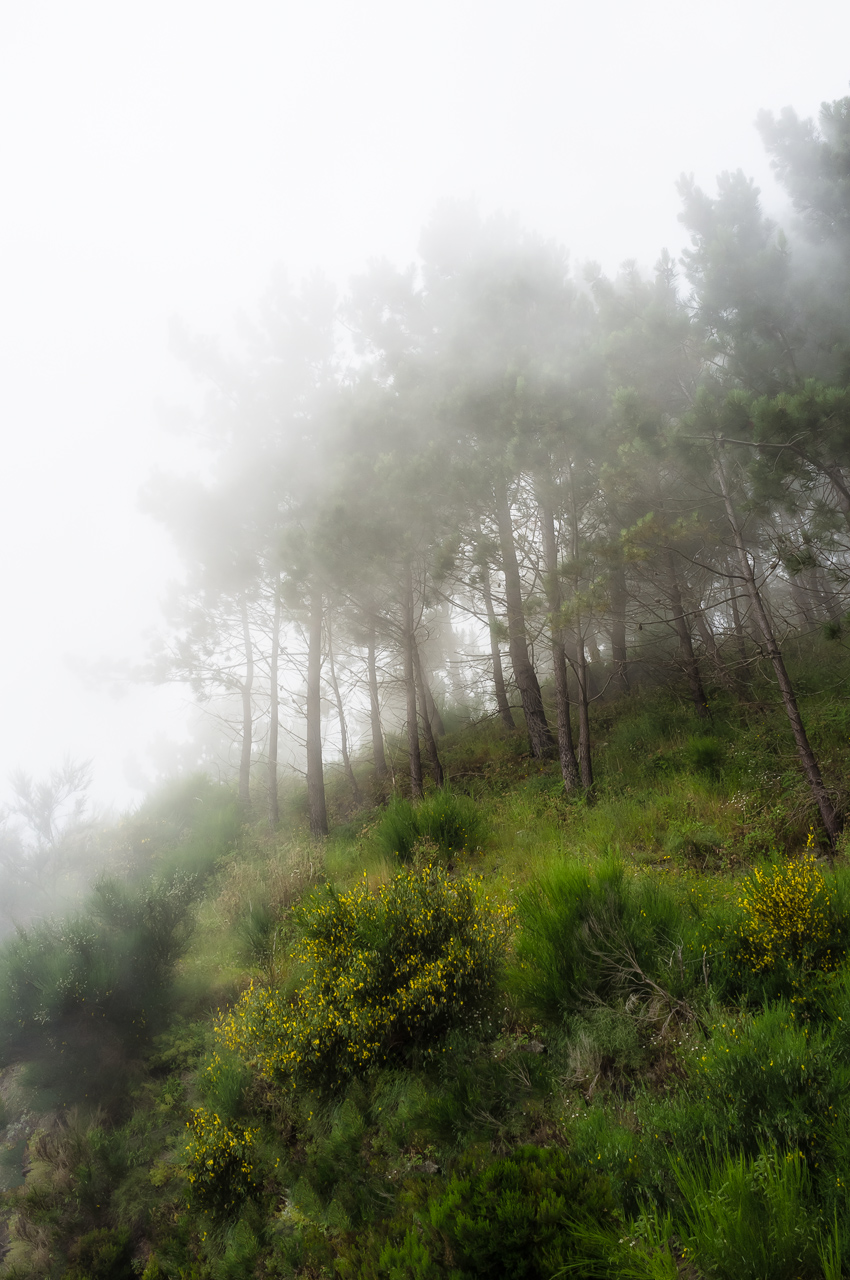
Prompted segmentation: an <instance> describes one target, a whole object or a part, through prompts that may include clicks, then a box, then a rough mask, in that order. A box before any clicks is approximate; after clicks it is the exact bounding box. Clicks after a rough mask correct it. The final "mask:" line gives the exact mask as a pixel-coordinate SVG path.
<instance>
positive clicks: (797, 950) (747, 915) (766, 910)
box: [736, 853, 845, 973]
mask: <svg viewBox="0 0 850 1280" xmlns="http://www.w3.org/2000/svg"><path fill="white" fill-rule="evenodd" d="M738 905H739V907H740V910H741V920H740V923H739V926H738V929H737V931H736V932H737V935H738V939H739V944H738V949H739V956H740V959H741V960H742V962H743V963H744V964H745V965H746V966H747V967H748V968H749V969H751V970H752V972H753V973H765V972H769V971H775V970H779V969H784V968H787V967H788V966H791V967H793V968H797V969H803V970H811V969H819V970H821V971H822V972H827V971H829V970H830V969H833V968H835V965H836V964H837V963H838V961H839V960H840V959H841V958H842V957H843V952H844V942H843V937H842V934H843V932H844V926H845V922H844V921H843V920H840V919H838V918H837V917H836V912H835V911H834V910H833V906H832V899H831V896H830V893H829V890H828V888H827V885H826V882H825V880H824V877H823V874H822V872H821V871H820V868H819V867H818V865H817V863H816V861H815V857H814V854H812V853H806V854H804V856H803V857H802V858H799V859H797V860H796V861H793V862H785V863H780V864H773V865H772V866H769V867H766V868H761V867H757V868H756V869H755V870H754V871H753V872H752V873H751V875H750V876H749V878H748V879H747V880H746V881H745V883H744V886H743V892H742V893H741V897H740V899H739V903H738Z"/></svg>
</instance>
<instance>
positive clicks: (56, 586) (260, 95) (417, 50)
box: [0, 0, 850, 805]
mask: <svg viewBox="0 0 850 1280" xmlns="http://www.w3.org/2000/svg"><path fill="white" fill-rule="evenodd" d="M848 49H850V5H848V4H847V3H846V0H809V3H808V4H807V5H806V6H803V5H801V4H799V2H796V3H790V2H785V3H783V2H781V0H734V2H732V0H714V3H712V4H711V5H697V4H688V3H683V2H682V0H676V2H675V3H674V2H673V0H643V2H642V3H640V4H635V3H634V0H596V2H595V3H593V4H591V3H588V2H587V0H585V3H577V2H575V0H523V2H522V3H518V2H516V0H486V3H485V0H451V3H449V2H448V0H430V3H428V4H423V3H420V2H419V0H417V2H416V3H411V2H408V0H359V3H357V4H354V3H351V0H312V2H311V3H309V4H308V3H304V0H302V2H301V3H299V4H297V5H296V4H294V3H291V2H288V0H277V2H276V3H273V2H272V0H240V2H239V3H238V4H237V3H235V0H232V2H228V3H222V2H220V0H219V2H216V0H168V2H167V3H165V2H164V0H144V3H142V2H140V0H75V3H73V4H69V3H68V2H67V0H0V432H1V433H2V444H3V452H2V503H0V522H2V542H0V546H2V566H3V568H2V572H3V596H2V599H3V603H4V623H5V625H4V626H3V628H2V631H0V645H2V648H3V655H2V662H0V682H2V683H1V684H0V688H2V698H1V700H0V707H1V708H2V718H3V728H4V732H3V737H2V741H0V796H1V795H2V793H3V791H4V790H5V778H6V776H7V775H8V773H9V771H10V770H11V769H13V768H15V767H18V766H21V767H23V768H25V769H27V770H29V771H31V772H34V773H35V774H36V775H40V774H43V773H44V772H46V771H47V770H48V769H49V768H51V767H52V766H53V765H55V764H56V763H58V762H59V761H60V760H61V758H62V756H63V755H64V754H65V753H66V752H70V753H71V754H72V755H74V756H77V757H85V756H92V757H93V758H94V760H95V767H96V788H95V789H96V794H97V796H98V797H99V798H100V799H101V800H103V801H109V800H113V801H115V802H116V803H118V804H119V805H126V804H127V803H129V802H131V801H132V800H133V799H134V798H136V797H138V794H139V793H138V792H136V791H134V790H133V789H132V787H131V786H130V783H129V781H128V778H127V776H126V769H125V765H126V761H127V759H128V757H129V756H130V755H131V754H135V756H136V757H137V760H138V761H139V762H140V763H141V764H142V766H144V765H145V748H146V744H147V743H148V741H149V740H150V739H151V737H152V736H153V734H154V733H155V732H160V733H165V734H166V735H168V736H172V737H174V738H177V739H179V738H180V737H181V736H183V732H184V710H183V706H182V695H178V694H176V693H174V692H171V691H160V692H158V693H155V692H153V691H151V690H149V689H146V690H141V691H138V692H136V693H131V694H129V695H127V696H126V697H124V698H123V699H121V700H120V701H115V700H114V699H113V698H112V697H111V696H110V694H109V691H108V690H105V689H104V690H91V689H87V688H85V687H84V686H83V684H82V683H81V681H80V680H79V679H78V677H77V676H76V675H75V674H74V671H73V663H74V661H75V660H79V659H83V660H93V659H96V658H98V657H100V656H101V655H112V656H115V657H122V656H124V657H130V658H133V657H136V656H139V655H140V654H141V653H142V652H143V650H144V648H145V640H144V635H143V633H144V632H145V630H146V629H148V628H151V627H153V626H156V625H157V623H158V620H159V619H158V603H157V602H158V599H159V596H160V594H161V592H162V590H163V587H164V583H165V580H166V579H167V578H168V577H169V576H170V575H173V574H174V573H175V570H176V565H175V562H174V560H173V557H172V556H171V553H170V550H169V547H168V543H167V541H166V539H165V537H164V535H163V534H162V533H161V532H160V531H159V529H158V528H156V527H155V526H154V525H153V524H152V522H150V521H149V520H148V519H147V518H145V517H143V516H142V515H140V514H139V513H138V511H137V507H136V494H137V491H138V488H139V485H140V483H141V482H142V481H143V480H144V478H145V476H146V475H147V474H148V473H149V471H150V470H151V469H152V467H153V466H154V465H161V466H164V467H166V468H177V469H191V467H192V466H193V465H195V461H194V459H193V456H192V453H191V450H190V449H189V448H188V447H187V445H186V443H185V442H183V441H180V440H176V439H174V438H172V437H170V436H168V435H166V434H165V433H164V432H163V431H162V430H161V429H160V427H159V425H158V416H157V412H156V408H155V405H156V402H157V401H158V400H164V401H167V402H179V401H180V400H181V399H183V400H185V399H187V398H188V397H190V396H191V395H192V394H193V392H192V387H191V384H190V383H189V382H188V380H187V379H186V378H185V375H184V374H183V372H182V370H181V369H180V368H179V366H178V365H177V364H176V362H175V361H174V360H173V359H172V357H171V356H170V355H169V351H168V324H169V319H170V317H171V316H173V315H178V316H181V317H183V318H184V319H185V320H186V321H187V322H188V324H189V325H190V327H192V328H194V329H199V330H202V331H209V332H213V333H215V332H218V331H221V330H222V329H224V328H225V327H226V326H227V324H228V321H229V318H230V317H231V316H232V315H233V314H234V313H235V312H236V311H238V310H239V309H249V308H251V307H252V306H253V304H254V302H255V301H256V299H257V298H258V297H259V295H260V294H261V293H262V292H263V290H264V288H265V286H266V283H267V281H268V278H269V275H270V273H271V270H272V268H273V267H274V266H275V265H276V264H279V263H282V264H284V265H285V266H286V268H287V269H288V271H289V272H290V274H291V275H292V276H293V277H295V278H298V277H300V276H301V275H303V274H306V273H307V272H308V271H310V270H311V269H312V268H313V267H315V266H320V267H322V268H323V269H324V270H325V271H326V272H327V273H328V274H329V275H331V276H332V277H334V278H335V279H337V280H339V282H340V283H341V284H344V283H345V280H346V278H347V276H348V275H349V274H350V273H351V272H353V271H356V270H359V269H360V268H362V267H363V266H364V265H365V264H366V262H367V260H368V259H369V257H372V256H376V255H385V256H387V257H389V258H391V259H393V260H394V261H396V262H398V263H399V264H403V263H405V262H406V261H408V260H410V259H411V258H412V257H413V256H414V254H415V251H416V244H417V240H418V235H419V231H420V228H421V227H422V225H423V223H424V222H425V221H426V219H427V218H428V216H429V214H430V212H431V210H432V208H433V206H434V204H435V203H436V202H437V201H438V200H439V199H441V198H444V197H461V198H466V197H469V196H474V197H476V198H477V199H478V201H479V202H480V206H481V208H482V210H483V211H484V212H490V211H492V210H495V209H504V210H511V211H515V212H516V213H517V214H518V215H519V216H520V218H521V220H522V222H523V223H524V224H525V225H527V226H528V227H530V228H531V229H534V230H537V231H539V232H541V233H543V234H544V235H546V236H551V237H554V238H557V239H558V240H560V241H562V242H563V243H564V244H566V245H567V247H568V248H569V249H570V250H571V253H572V254H573V257H574V258H575V259H576V260H578V261H583V260H585V259H587V258H595V259H598V260H600V261H601V262H602V264H603V266H604V267H605V268H606V269H608V270H614V269H615V268H616V266H617V264H618V263H619V262H620V261H622V260H623V259H624V258H627V257H634V258H637V259H638V260H639V261H641V262H644V263H646V264H651V263H652V262H653V261H654V260H655V258H656V256H657V253H658V250H659V249H660V248H661V247H662V246H667V247H668V248H669V249H670V250H671V252H674V253H678V252H679V251H680V250H681V248H682V242H683V236H682V231H681V228H680V226H679V224H678V222H677V213H678V207H679V206H678V197H677V195H676V191H675V185H674V184H675V181H676V179H677V177H678V176H679V174H680V173H681V172H683V171H687V172H693V173H695V175H696V177H697V180H698V181H699V182H700V183H701V184H702V185H704V186H707V187H709V188H711V187H712V185H713V182H714V178H715V176H716V174H717V173H718V172H719V171H721V170H722V169H736V168H738V167H742V168H743V169H744V170H745V171H746V172H748V173H750V174H752V175H753V176H754V177H756V179H757V181H758V182H759V183H760V184H761V185H762V187H763V189H764V190H765V194H766V196H767V197H768V199H769V202H770V203H771V204H774V203H775V202H776V200H777V196H776V194H775V193H774V192H773V191H771V189H770V178H769V171H768V168H767V164H766V161H765V159H764V156H763V154H762V151H761V146H760V142H759V139H758V136H757V134H756V132H755V129H754V127H753V120H754V118H755V115H756V112H757V111H758V110H759V108H761V107H767V108H769V109H772V110H779V109H781V107H783V106H784V105H786V104H790V105H793V106H794V107H795V108H796V109H797V110H798V112H800V113H801V114H803V115H812V114H815V113H816V112H817V109H818V107H819V104H820V103H821V101H823V100H831V99H833V98H837V97H842V96H844V95H845V94H846V93H848V92H850V89H848V78H850V58H848V56H847V50H848Z"/></svg>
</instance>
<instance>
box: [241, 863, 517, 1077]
mask: <svg viewBox="0 0 850 1280" xmlns="http://www.w3.org/2000/svg"><path fill="white" fill-rule="evenodd" d="M299 914H300V917H301V925H302V928H303V937H302V939H301V941H300V942H299V943H298V944H297V945H296V948H295V958H296V960H297V961H298V962H299V964H300V966H301V970H302V981H301V984H300V986H299V988H298V990H297V991H296V993H295V994H294V995H287V994H285V993H283V992H282V991H280V990H278V989H274V988H269V987H260V986H255V985H254V984H252V985H251V987H249V989H248V991H246V992H245V994H244V995H243V996H242V998H241V1000H240V1001H239V1003H238V1004H237V1005H236V1006H235V1008H234V1009H233V1010H232V1011H231V1013H230V1014H229V1015H228V1016H227V1017H225V1018H224V1020H223V1021H222V1022H221V1023H220V1025H219V1027H218V1035H219V1037H220V1040H221V1042H222V1043H223V1044H224V1045H225V1046H226V1047H227V1048H229V1049H231V1050H233V1051H236V1052H237V1053H239V1054H240V1055H241V1056H242V1057H243V1058H244V1059H246V1060H247V1061H248V1062H249V1063H250V1065H251V1066H252V1067H253V1068H254V1069H255V1070H256V1071H258V1072H259V1074H260V1075H261V1076H263V1077H264V1078H265V1079H267V1080H269V1081H272V1082H275V1083H277V1084H280V1085H283V1086H287V1087H295V1086H296V1084H299V1083H301V1084H307V1085H310V1086H311V1087H320V1088H329V1087H334V1086H335V1085H338V1084H341V1083H342V1082H343V1081H345V1080H347V1079H349V1078H350V1077H351V1076H353V1075H356V1074H358V1073H360V1072H362V1071H364V1070H366V1069H368V1068H369V1067H371V1066H373V1065H376V1064H383V1063H385V1062H388V1061H391V1060H393V1059H398V1058H399V1057H403V1056H404V1055H405V1054H408V1053H410V1051H411V1050H418V1051H419V1052H421V1053H422V1054H423V1055H425V1056H431V1055H433V1054H435V1053H436V1052H437V1051H438V1049H439V1041H440V1040H441V1039H442V1038H443V1037H444V1036H445V1034H446V1033H447V1032H448V1031H450V1030H451V1029H452V1028H454V1027H457V1026H470V1025H474V1024H476V1023H477V1022H480V1021H481V1020H482V1019H483V1018H484V1017H486V1015H487V1013H488V1012H489V1010H490V1007H491V1004H492V1001H493V996H494V993H495V980H496V976H497V973H498V969H499V966H500V964H501V960H502V956H503V954H504V948H505V943H506V941H507V935H508V930H509V925H510V914H511V913H510V909H509V908H506V907H499V906H496V905H494V904H491V903H490V901H489V899H488V898H487V897H486V896H483V895H482V893H481V890H480V887H479V886H476V885H475V884H473V883H471V882H470V881H468V880H463V881H453V880H452V879H450V877H449V875H448V874H447V872H446V871H445V870H444V869H443V868H442V867H440V866H427V867H425V868H423V869H422V870H420V871H412V870H405V871H402V872H401V873H400V874H399V875H397V876H395V877H394V878H393V880H391V881H390V882H389V883H388V884H385V885H382V886H380V888H378V889H377V890H374V891H373V890H372V889H370V887H369V885H368V883H367V881H366V878H365V877H364V879H363V880H361V881H360V883H359V884H357V885H356V886H355V887H354V888H353V889H351V890H350V891H348V892H346V893H337V892H336V891H335V890H334V889H332V888H331V887H330V886H328V887H327V888H326V889H325V890H324V892H323V893H321V894H318V895H315V896H314V897H313V898H312V899H310V900H309V901H308V902H307V903H306V904H305V905H304V906H303V907H302V908H301V910H300V913H299Z"/></svg>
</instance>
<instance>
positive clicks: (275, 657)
mask: <svg viewBox="0 0 850 1280" xmlns="http://www.w3.org/2000/svg"><path fill="white" fill-rule="evenodd" d="M279 661H280V583H279V582H278V580H277V578H275V584H274V615H273V620H272V649H271V655H270V657H269V826H270V827H271V829H272V831H275V830H276V829H277V825H278V823H279V822H280V805H279V803H278V795H277V752H278V734H279V732H280V689H279V687H278V682H277V677H278V664H279Z"/></svg>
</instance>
